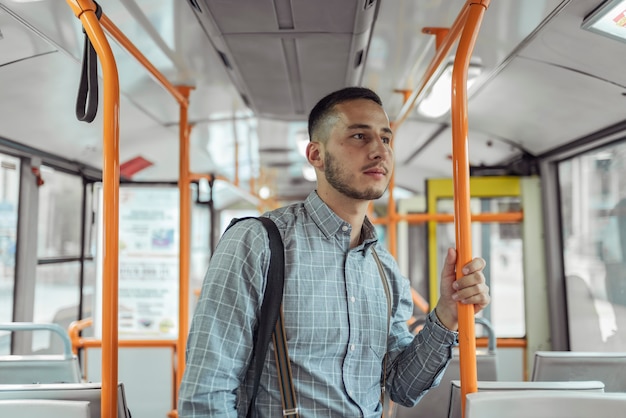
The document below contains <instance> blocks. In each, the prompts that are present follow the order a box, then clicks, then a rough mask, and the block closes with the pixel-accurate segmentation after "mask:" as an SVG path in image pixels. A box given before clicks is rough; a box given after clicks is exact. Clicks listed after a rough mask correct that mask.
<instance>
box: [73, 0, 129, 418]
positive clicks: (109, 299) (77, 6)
mask: <svg viewBox="0 0 626 418" xmlns="http://www.w3.org/2000/svg"><path fill="white" fill-rule="evenodd" d="M68 4H69V5H70V7H71V8H72V10H73V11H74V14H75V15H76V17H78V18H79V19H80V21H81V23H82V24H83V27H84V28H85V32H86V33H87V36H88V37H89V40H90V41H91V43H92V44H93V47H94V49H95V50H96V53H97V54H98V58H100V62H101V66H102V73H103V79H104V82H103V86H104V102H103V103H104V109H103V118H102V119H103V147H102V148H103V164H102V165H103V168H102V183H103V230H104V231H105V234H104V237H103V240H104V243H103V248H104V250H103V266H102V277H103V290H102V401H101V406H100V411H101V416H103V417H107V418H117V380H118V377H117V367H118V361H117V354H118V353H117V343H118V335H117V334H118V239H119V232H118V229H119V228H118V223H119V207H118V204H119V180H120V177H119V176H120V170H119V113H120V106H119V98H120V90H119V79H118V73H117V66H116V64H115V58H114V56H113V52H112V51H111V47H110V45H109V43H108V41H107V38H106V35H105V34H104V31H103V30H102V27H101V26H100V22H99V21H98V18H97V17H96V14H95V11H96V5H95V4H94V3H93V1H91V0H76V2H74V1H72V0H68Z"/></svg>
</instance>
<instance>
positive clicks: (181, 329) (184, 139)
mask: <svg viewBox="0 0 626 418" xmlns="http://www.w3.org/2000/svg"><path fill="white" fill-rule="evenodd" d="M191 89H192V88H191V87H186V86H181V87H178V90H179V91H180V93H181V94H182V95H183V96H184V97H185V98H186V99H188V98H189V93H190V92H191ZM185 103H186V102H185ZM179 130H180V132H179V135H180V146H179V156H178V172H179V174H178V177H179V178H178V190H179V195H180V233H179V235H180V238H179V239H180V243H179V245H180V254H179V265H178V269H179V294H178V297H179V303H178V344H177V348H176V351H177V352H176V356H177V367H176V373H177V374H176V392H175V393H176V394H178V389H179V388H180V382H181V380H182V378H183V372H184V371H185V346H186V345H187V332H188V330H189V259H190V256H189V252H190V247H191V192H190V191H189V184H190V172H189V134H190V132H191V128H190V126H189V122H188V112H187V106H186V105H183V103H181V106H180V126H179ZM175 399H177V396H175Z"/></svg>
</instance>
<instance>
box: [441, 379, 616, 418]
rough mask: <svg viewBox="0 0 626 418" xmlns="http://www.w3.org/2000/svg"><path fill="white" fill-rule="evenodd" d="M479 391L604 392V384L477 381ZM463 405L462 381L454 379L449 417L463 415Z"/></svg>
mask: <svg viewBox="0 0 626 418" xmlns="http://www.w3.org/2000/svg"><path fill="white" fill-rule="evenodd" d="M477 389H478V392H490V393H493V392H510V391H526V390H543V391H554V390H561V391H563V390H569V391H576V392H600V393H602V392H604V384H603V383H602V382H599V381H581V382H523V381H516V382H507V381H499V382H481V381H478V382H477ZM461 412H462V406H461V382H460V381H459V380H453V381H452V382H451V383H450V405H449V414H448V417H449V418H461V417H462V413H461Z"/></svg>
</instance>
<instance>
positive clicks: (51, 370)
mask: <svg viewBox="0 0 626 418" xmlns="http://www.w3.org/2000/svg"><path fill="white" fill-rule="evenodd" d="M80 381H81V375H80V366H79V364H78V359H77V358H76V357H73V358H65V357H63V356H56V355H51V354H46V355H37V356H0V384H2V385H6V384H29V383H80Z"/></svg>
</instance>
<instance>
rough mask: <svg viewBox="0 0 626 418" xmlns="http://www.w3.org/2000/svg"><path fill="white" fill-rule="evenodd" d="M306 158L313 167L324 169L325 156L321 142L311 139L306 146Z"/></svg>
mask: <svg viewBox="0 0 626 418" xmlns="http://www.w3.org/2000/svg"><path fill="white" fill-rule="evenodd" d="M306 159H307V160H308V161H309V164H311V165H312V166H313V167H315V168H317V169H319V170H322V169H323V167H324V158H323V157H322V150H321V144H320V143H319V142H314V141H311V142H309V144H308V145H307V146H306Z"/></svg>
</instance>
